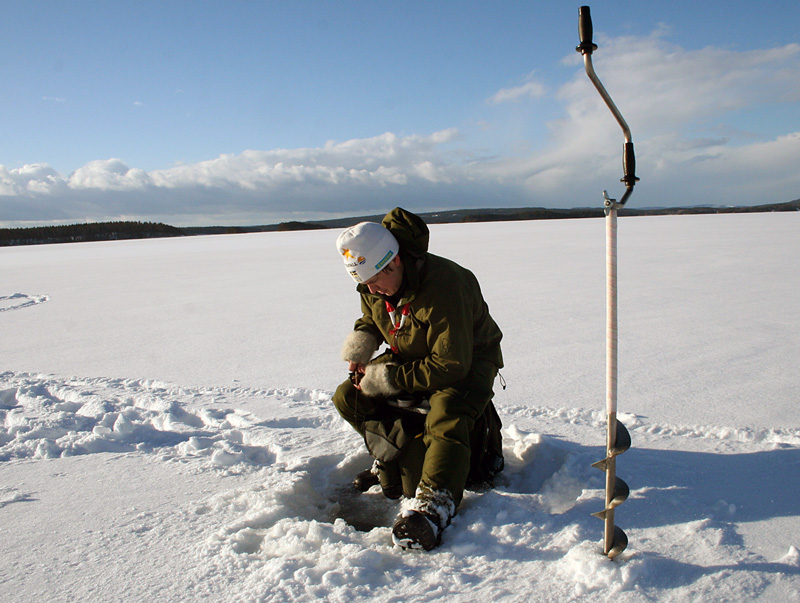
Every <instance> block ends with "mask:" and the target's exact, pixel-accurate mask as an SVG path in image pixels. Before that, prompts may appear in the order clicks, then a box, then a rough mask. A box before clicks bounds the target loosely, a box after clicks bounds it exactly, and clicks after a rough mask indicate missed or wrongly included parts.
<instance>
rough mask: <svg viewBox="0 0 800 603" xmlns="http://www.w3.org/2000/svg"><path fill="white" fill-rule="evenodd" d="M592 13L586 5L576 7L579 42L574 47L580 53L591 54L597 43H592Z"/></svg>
mask: <svg viewBox="0 0 800 603" xmlns="http://www.w3.org/2000/svg"><path fill="white" fill-rule="evenodd" d="M593 33H594V32H593V30H592V13H591V11H590V10H589V7H588V6H581V7H580V8H579V9H578V36H579V37H580V40H581V43H580V44H578V46H577V47H576V48H575V50H577V51H578V52H580V53H581V54H592V52H593V51H595V50H597V44H592V35H593Z"/></svg>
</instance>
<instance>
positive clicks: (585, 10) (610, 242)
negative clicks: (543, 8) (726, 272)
mask: <svg viewBox="0 0 800 603" xmlns="http://www.w3.org/2000/svg"><path fill="white" fill-rule="evenodd" d="M578 34H579V36H580V42H581V43H580V44H579V45H578V46H577V48H576V49H575V50H577V51H578V52H580V53H581V54H582V55H583V62H584V65H585V67H586V75H588V76H589V79H590V80H591V81H592V83H593V84H594V87H595V88H597V91H598V92H599V93H600V96H601V97H602V98H603V101H605V103H606V105H607V106H608V108H609V109H610V110H611V113H612V114H613V115H614V117H615V118H616V120H617V123H619V125H620V127H621V128H622V132H623V134H624V135H625V145H624V147H623V153H622V168H623V172H624V176H623V177H622V180H621V182H623V183H624V184H625V194H623V196H622V198H621V199H620V200H619V201H617V200H616V199H610V198H609V196H608V192H607V191H603V198H604V199H605V214H606V415H607V417H608V432H607V437H606V457H605V458H604V459H602V460H600V461H598V462H597V463H594V464H593V465H592V467H597V468H598V469H600V470H601V471H605V473H606V489H605V494H606V506H605V508H604V509H603V510H602V511H599V512H598V513H593V515H594V516H595V517H599V518H600V519H602V520H603V521H604V522H605V532H604V535H603V536H604V537H603V554H605V555H607V556H608V557H611V558H614V557H616V556H617V555H619V554H620V553H621V552H622V551H624V550H625V547H626V546H628V536H627V535H626V534H625V532H623V531H622V529H621V528H620V527H619V526H615V525H614V509H615V507H617V506H618V505H620V504H622V503H623V502H625V500H626V499H627V498H628V494H629V493H630V489H629V488H628V484H626V483H625V482H624V481H623V480H622V479H620V478H619V477H617V456H618V455H620V454H622V453H623V452H625V451H626V450H627V449H628V448H630V446H631V436H630V434H629V433H628V430H627V429H626V428H625V426H624V425H623V424H622V423H621V422H620V421H619V420H618V419H617V210H618V209H619V208H620V207H622V206H624V205H625V203H626V201H627V200H628V199H629V198H630V196H631V194H632V193H633V186H634V185H635V184H636V181H637V180H639V179H638V178H637V177H636V175H635V172H636V158H635V156H634V153H633V142H632V140H631V130H630V128H629V127H628V124H627V123H626V122H625V119H624V118H623V117H622V114H621V113H620V112H619V109H617V107H616V105H615V104H614V101H612V100H611V97H610V96H609V94H608V92H606V89H605V88H604V87H603V84H602V83H600V79H599V78H598V77H597V74H596V73H595V72H594V67H593V66H592V52H594V51H595V50H597V45H596V44H593V43H592V16H591V13H590V12H589V7H588V6H581V7H580V10H579V11H578Z"/></svg>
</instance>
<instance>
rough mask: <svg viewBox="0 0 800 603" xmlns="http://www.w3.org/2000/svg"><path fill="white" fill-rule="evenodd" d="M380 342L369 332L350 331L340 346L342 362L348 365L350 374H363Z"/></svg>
mask: <svg viewBox="0 0 800 603" xmlns="http://www.w3.org/2000/svg"><path fill="white" fill-rule="evenodd" d="M379 345H380V342H379V341H378V340H377V338H376V337H375V336H374V335H373V334H372V333H370V332H369V331H364V330H359V331H352V332H351V333H350V334H349V335H348V336H347V337H346V338H345V340H344V344H342V360H344V361H345V362H347V363H348V370H349V371H350V372H359V373H363V372H364V368H365V366H366V365H367V363H368V362H369V361H370V359H371V358H372V355H373V354H374V353H375V352H376V351H377V349H378V346H379Z"/></svg>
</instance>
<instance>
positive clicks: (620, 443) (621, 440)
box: [608, 419, 631, 456]
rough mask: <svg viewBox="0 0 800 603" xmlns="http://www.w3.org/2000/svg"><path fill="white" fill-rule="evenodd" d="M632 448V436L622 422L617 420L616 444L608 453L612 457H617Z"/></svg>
mask: <svg viewBox="0 0 800 603" xmlns="http://www.w3.org/2000/svg"><path fill="white" fill-rule="evenodd" d="M630 447H631V434H630V433H628V429H627V428H626V427H625V425H623V424H622V422H621V421H620V420H619V419H617V437H616V440H615V442H614V445H613V446H612V447H611V449H610V450H609V451H608V452H609V453H610V454H611V456H617V455H618V454H622V453H623V452H625V451H626V450H627V449H628V448H630Z"/></svg>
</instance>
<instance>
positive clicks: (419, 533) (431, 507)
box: [392, 484, 456, 551]
mask: <svg viewBox="0 0 800 603" xmlns="http://www.w3.org/2000/svg"><path fill="white" fill-rule="evenodd" d="M455 510H456V507H455V504H454V503H453V497H452V495H451V494H450V492H448V491H447V490H432V489H430V488H429V487H427V486H426V485H424V484H422V485H420V487H419V488H417V496H416V498H415V499H414V500H413V501H412V502H411V504H410V505H409V508H408V509H406V510H405V511H403V512H402V513H401V514H400V516H399V517H398V518H397V521H395V523H394V527H393V528H392V542H393V543H394V544H395V545H396V546H398V547H400V548H401V549H424V550H426V551H430V550H432V549H434V548H436V547H437V546H439V544H440V543H441V542H442V532H443V531H444V529H445V528H446V527H447V526H448V525H450V519H451V518H452V517H453V515H455Z"/></svg>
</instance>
